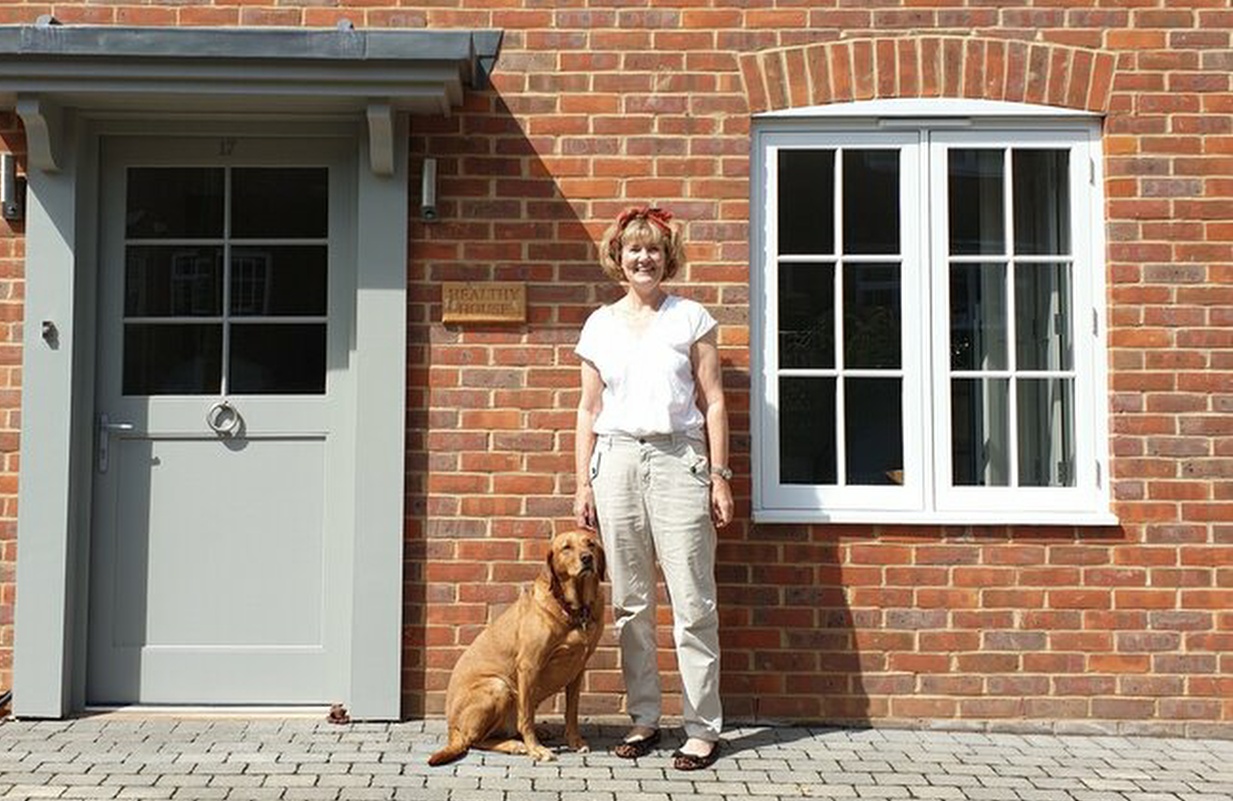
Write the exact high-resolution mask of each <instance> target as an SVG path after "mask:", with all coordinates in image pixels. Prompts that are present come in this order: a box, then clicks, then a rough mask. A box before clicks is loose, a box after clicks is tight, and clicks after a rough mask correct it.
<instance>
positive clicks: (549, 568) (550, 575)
mask: <svg viewBox="0 0 1233 801" xmlns="http://www.w3.org/2000/svg"><path fill="white" fill-rule="evenodd" d="M553 542H555V540H553ZM556 555H557V551H556V548H554V547H553V546H552V545H551V544H550V545H549V546H548V556H547V557H545V559H544V577H545V578H546V579H548V586H550V587H552V590H553V592H559V591H560V588H561V579H560V577H559V576H557V569H556V565H555V564H553V559H554V557H555V556H556Z"/></svg>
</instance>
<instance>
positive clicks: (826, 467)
mask: <svg viewBox="0 0 1233 801" xmlns="http://www.w3.org/2000/svg"><path fill="white" fill-rule="evenodd" d="M779 410H780V414H779V480H780V481H781V482H783V483H784V484H834V483H835V481H836V477H837V475H838V471H837V470H836V456H835V379H833V378H788V377H785V378H780V379H779Z"/></svg>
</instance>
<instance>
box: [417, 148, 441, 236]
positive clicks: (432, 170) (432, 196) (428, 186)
mask: <svg viewBox="0 0 1233 801" xmlns="http://www.w3.org/2000/svg"><path fill="white" fill-rule="evenodd" d="M420 215H421V216H422V217H423V218H424V222H433V221H435V220H436V219H437V160H436V159H424V174H423V175H422V176H421V178H420Z"/></svg>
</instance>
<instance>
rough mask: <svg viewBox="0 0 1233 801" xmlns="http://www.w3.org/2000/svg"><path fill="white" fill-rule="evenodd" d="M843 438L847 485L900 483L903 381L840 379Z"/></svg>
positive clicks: (901, 468) (901, 474)
mask: <svg viewBox="0 0 1233 801" xmlns="http://www.w3.org/2000/svg"><path fill="white" fill-rule="evenodd" d="M844 409H845V412H844V417H845V420H844V441H845V443H846V444H847V452H846V459H847V469H846V472H845V476H846V479H847V483H848V484H853V485H871V484H902V483H903V382H902V381H901V380H900V379H898V378H849V379H846V380H845V381H844Z"/></svg>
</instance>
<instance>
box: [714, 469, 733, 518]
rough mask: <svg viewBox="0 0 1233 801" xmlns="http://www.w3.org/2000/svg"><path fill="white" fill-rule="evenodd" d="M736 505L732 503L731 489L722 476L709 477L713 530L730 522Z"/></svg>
mask: <svg viewBox="0 0 1233 801" xmlns="http://www.w3.org/2000/svg"><path fill="white" fill-rule="evenodd" d="M735 507H736V505H735V504H734V503H733V501H732V487H731V486H730V485H729V484H728V479H726V478H723V477H722V476H712V477H711V520H713V521H714V522H715V528H723V527H724V526H726V525H728V524H729V523H731V522H732V513H733V511H734V509H735Z"/></svg>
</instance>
